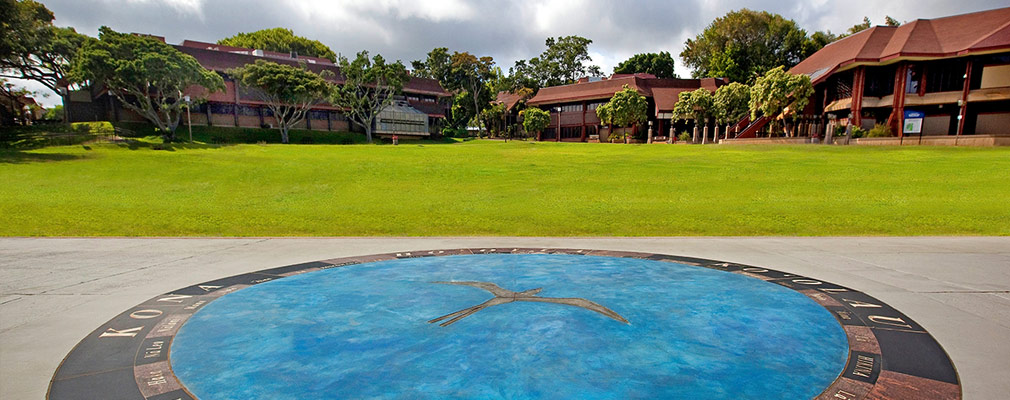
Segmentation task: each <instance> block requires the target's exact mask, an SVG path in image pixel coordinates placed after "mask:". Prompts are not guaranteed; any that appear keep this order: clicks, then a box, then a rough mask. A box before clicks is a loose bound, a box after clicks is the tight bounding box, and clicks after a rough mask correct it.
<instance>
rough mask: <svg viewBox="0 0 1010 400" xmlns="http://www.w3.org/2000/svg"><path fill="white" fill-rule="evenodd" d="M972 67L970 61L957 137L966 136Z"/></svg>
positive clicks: (965, 77)
mask: <svg viewBox="0 0 1010 400" xmlns="http://www.w3.org/2000/svg"><path fill="white" fill-rule="evenodd" d="M971 66H972V61H971V60H968V66H967V67H965V69H964V89H962V91H961V111H960V112H958V114H957V115H958V117H959V119H958V121H957V136H961V135H962V134H964V122H965V121H964V120H965V119H967V118H968V91H969V89H970V88H971ZM955 141H956V139H955Z"/></svg>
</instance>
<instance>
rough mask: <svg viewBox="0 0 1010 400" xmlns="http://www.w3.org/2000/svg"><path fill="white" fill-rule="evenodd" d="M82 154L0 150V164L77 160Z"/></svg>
mask: <svg viewBox="0 0 1010 400" xmlns="http://www.w3.org/2000/svg"><path fill="white" fill-rule="evenodd" d="M82 158H84V156H80V155H73V154H50V153H26V152H23V151H20V150H0V164H28V163H37V162H56V161H70V160H79V159H82Z"/></svg>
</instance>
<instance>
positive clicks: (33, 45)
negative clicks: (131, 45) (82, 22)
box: [0, 0, 93, 122]
mask: <svg viewBox="0 0 1010 400" xmlns="http://www.w3.org/2000/svg"><path fill="white" fill-rule="evenodd" d="M0 15H2V16H3V18H2V20H3V22H2V24H3V26H2V28H3V29H2V33H0V76H2V77H6V78H18V79H27V80H32V81H35V82H38V83H41V84H42V85H43V86H45V87H46V88H48V89H49V90H52V91H54V92H56V94H58V95H59V96H60V97H61V98H62V99H63V104H64V106H65V105H66V97H67V95H68V94H69V90H70V87H71V85H72V83H73V82H71V81H70V79H69V72H70V63H71V61H72V60H73V58H74V56H75V55H76V54H77V50H78V49H80V48H81V47H82V46H83V45H84V42H86V41H88V40H93V39H91V38H89V37H87V36H85V35H81V34H79V33H77V32H76V31H74V29H73V28H59V27H55V26H53V25H52V20H53V13H52V11H49V9H47V8H46V7H45V6H44V5H42V4H41V3H38V2H35V1H32V0H22V1H14V0H0ZM64 108H65V107H64ZM61 111H62V109H61ZM60 118H61V119H63V121H64V122H66V121H67V120H68V119H67V115H66V114H63V115H61V116H60Z"/></svg>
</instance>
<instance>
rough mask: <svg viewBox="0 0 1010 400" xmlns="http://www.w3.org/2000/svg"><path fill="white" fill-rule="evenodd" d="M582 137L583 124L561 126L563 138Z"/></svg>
mask: <svg viewBox="0 0 1010 400" xmlns="http://www.w3.org/2000/svg"><path fill="white" fill-rule="evenodd" d="M581 137H582V127H581V126H564V127H561V138H562V139H573V138H581Z"/></svg>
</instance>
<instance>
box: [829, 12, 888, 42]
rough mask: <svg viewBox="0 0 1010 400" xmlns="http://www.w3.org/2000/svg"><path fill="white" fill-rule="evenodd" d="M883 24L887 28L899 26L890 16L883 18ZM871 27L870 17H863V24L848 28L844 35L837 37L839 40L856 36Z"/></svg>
mask: <svg viewBox="0 0 1010 400" xmlns="http://www.w3.org/2000/svg"><path fill="white" fill-rule="evenodd" d="M884 24H886V25H887V26H898V25H901V23H900V22H898V20H896V19H894V18H891V16H890V15H887V16H884ZM872 26H873V23H872V22H870V17H863V23H861V24H855V25H853V26H852V27H851V28H849V30H848V31H846V32H845V33H843V34H841V35H839V38H843V37H846V36H851V35H855V34H857V33H859V32H862V31H864V30H867V29H870V27H872Z"/></svg>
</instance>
